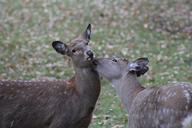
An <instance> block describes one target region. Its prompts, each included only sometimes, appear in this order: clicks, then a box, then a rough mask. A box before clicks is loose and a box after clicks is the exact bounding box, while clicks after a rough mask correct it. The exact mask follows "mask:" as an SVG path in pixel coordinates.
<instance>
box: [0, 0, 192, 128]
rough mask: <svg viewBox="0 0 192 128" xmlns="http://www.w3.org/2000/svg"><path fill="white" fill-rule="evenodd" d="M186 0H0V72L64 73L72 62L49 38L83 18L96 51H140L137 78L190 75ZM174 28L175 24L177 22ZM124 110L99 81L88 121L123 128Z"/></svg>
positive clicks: (68, 34)
mask: <svg viewBox="0 0 192 128" xmlns="http://www.w3.org/2000/svg"><path fill="white" fill-rule="evenodd" d="M191 7H192V2H191V0H183V1H180V0H170V1H167V0H162V1H156V0H143V1H137V2H134V1H132V0H119V1H112V0H108V1H103V0H92V1H89V0H50V1H42V0H36V1H29V0H14V1H13V0H0V79H2V78H3V79H39V78H41V77H45V76H46V77H55V78H58V79H67V78H69V77H71V76H72V74H73V69H72V67H71V62H70V61H69V60H68V59H67V58H63V57H62V56H60V55H57V54H56V53H55V51H54V50H53V49H52V47H51V42H52V41H53V40H63V41H64V42H68V41H69V40H70V39H72V38H73V37H74V36H76V35H77V34H79V33H80V32H81V31H82V30H84V28H85V27H86V26H87V24H88V23H92V24H93V30H92V33H93V34H92V41H91V45H92V48H93V49H94V51H95V53H96V55H97V56H118V57H124V58H127V59H130V60H131V59H136V58H137V57H143V56H145V57H148V58H149V60H150V70H149V72H148V73H147V74H146V75H145V76H143V77H142V78H141V82H142V83H143V84H144V85H145V86H152V85H155V86H160V85H163V84H165V83H167V82H168V81H173V80H174V81H175V80H177V81H188V82H192V40H191V34H190V33H184V32H183V31H182V30H183V29H185V28H186V27H190V26H191V24H192V21H191V19H192V18H191V17H190V16H189V15H187V14H188V13H187V12H191V11H192V8H191ZM178 28H180V29H178ZM126 124H127V114H126V112H125V111H124V109H123V108H122V107H121V104H120V101H119V98H118V97H117V96H116V94H115V91H114V90H113V88H112V87H111V85H110V84H109V83H108V82H106V81H102V92H101V95H100V98H99V100H98V103H97V106H96V110H95V112H94V118H93V120H92V124H91V126H90V128H101V127H103V128H125V127H126Z"/></svg>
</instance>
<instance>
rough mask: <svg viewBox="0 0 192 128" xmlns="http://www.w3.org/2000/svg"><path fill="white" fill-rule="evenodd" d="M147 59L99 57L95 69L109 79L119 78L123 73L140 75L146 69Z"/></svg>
mask: <svg viewBox="0 0 192 128" xmlns="http://www.w3.org/2000/svg"><path fill="white" fill-rule="evenodd" d="M148 62H149V60H148V59H147V58H138V59H136V60H135V61H131V62H129V61H127V60H125V59H114V58H100V59H97V60H96V64H97V67H96V70H97V71H98V72H99V74H101V76H104V77H105V78H107V79H108V80H109V81H113V80H117V79H121V77H122V76H124V75H136V76H138V77H139V76H141V75H143V74H145V73H146V72H147V71H148V66H147V64H148Z"/></svg>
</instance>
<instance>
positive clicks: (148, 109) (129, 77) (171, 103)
mask: <svg viewBox="0 0 192 128" xmlns="http://www.w3.org/2000/svg"><path fill="white" fill-rule="evenodd" d="M95 63H96V71H97V72H98V73H99V75H100V76H102V77H104V78H106V79H107V80H108V81H109V82H110V83H112V86H113V87H114V89H115V90H116V93H117V95H118V96H119V97H120V99H121V102H122V104H123V106H124V108H125V109H126V111H127V112H128V128H189V127H191V126H192V84H191V83H188V82H169V83H168V84H166V85H164V86H159V87H158V86H156V87H144V86H142V85H141V83H140V82H139V80H138V77H140V76H142V75H144V74H145V73H146V72H147V71H148V70H149V67H148V63H149V59H148V58H145V57H143V58H138V59H136V60H134V61H128V60H126V59H121V58H97V59H95Z"/></svg>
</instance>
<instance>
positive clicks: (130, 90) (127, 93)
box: [112, 74, 144, 112]
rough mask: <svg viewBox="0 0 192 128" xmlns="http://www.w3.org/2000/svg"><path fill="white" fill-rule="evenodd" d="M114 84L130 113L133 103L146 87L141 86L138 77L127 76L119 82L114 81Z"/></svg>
mask: <svg viewBox="0 0 192 128" xmlns="http://www.w3.org/2000/svg"><path fill="white" fill-rule="evenodd" d="M112 83H113V87H114V88H115V90H116V92H117V94H118V96H119V97H120V99H121V101H122V103H123V105H124V107H126V110H127V111H128V112H129V109H130V106H131V104H132V101H133V100H134V98H135V97H136V95H137V94H138V93H139V92H140V91H142V90H143V89H144V87H143V86H141V84H140V83H139V81H138V79H137V76H136V75H127V74H126V75H125V76H122V77H121V78H120V79H118V80H113V81H112Z"/></svg>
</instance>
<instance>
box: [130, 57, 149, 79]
mask: <svg viewBox="0 0 192 128" xmlns="http://www.w3.org/2000/svg"><path fill="white" fill-rule="evenodd" d="M148 63H149V60H148V58H138V59H137V60H135V61H133V62H130V63H128V71H129V72H130V73H136V74H137V76H141V75H144V74H145V73H146V72H147V71H148V70H149V67H148V66H147V65H148Z"/></svg>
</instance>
